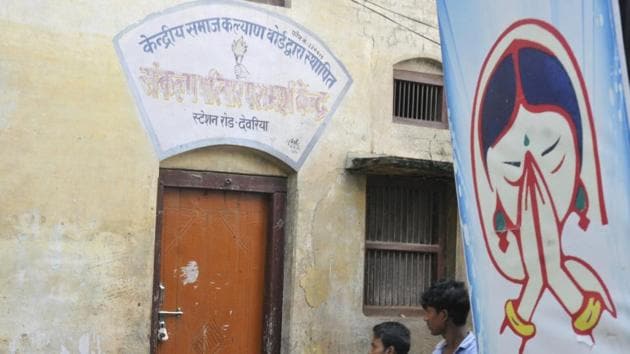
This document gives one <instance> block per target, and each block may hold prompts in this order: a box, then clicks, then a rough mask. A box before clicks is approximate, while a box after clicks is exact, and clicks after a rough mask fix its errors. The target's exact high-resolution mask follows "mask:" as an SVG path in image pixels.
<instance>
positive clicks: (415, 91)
mask: <svg viewBox="0 0 630 354" xmlns="http://www.w3.org/2000/svg"><path fill="white" fill-rule="evenodd" d="M393 106H394V112H393V116H394V122H397V123H411V124H418V125H424V126H429V127H433V128H447V127H448V124H447V119H446V114H445V113H446V112H445V111H446V109H445V102H444V89H443V84H442V76H441V75H435V74H424V73H419V72H413V71H407V70H396V69H395V70H394V105H393Z"/></svg>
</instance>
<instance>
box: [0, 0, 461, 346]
mask: <svg viewBox="0 0 630 354" xmlns="http://www.w3.org/2000/svg"><path fill="white" fill-rule="evenodd" d="M179 3H180V2H178V1H168V0H152V1H147V0H135V1H128V0H126V1H121V0H111V1H102V0H99V1H67V0H66V1H10V0H9V1H4V2H2V4H0V33H2V34H3V35H2V41H0V93H1V94H0V146H2V154H0V196H1V200H2V203H0V280H1V284H2V288H1V289H0V314H2V315H3V320H2V321H0V352H1V353H7V352H8V353H82V354H84V353H146V352H147V351H148V348H149V336H150V322H149V319H150V312H151V292H152V281H153V259H154V254H153V248H154V241H155V218H156V213H155V206H156V196H157V178H158V172H159V167H170V168H190V169H200V170H209V171H227V172H236V173H248V174H258V175H280V176H288V177H289V193H288V196H289V197H288V215H287V217H288V224H287V235H286V237H287V247H286V257H285V260H286V262H285V289H284V308H283V316H284V318H283V334H282V346H283V350H282V351H283V352H284V353H313V354H314V353H364V352H366V351H367V350H368V347H369V341H370V339H371V327H372V326H373V325H374V324H376V323H378V322H380V321H383V320H386V319H389V318H384V317H367V316H365V315H363V313H362V294H363V254H364V239H365V220H364V219H365V177H364V176H360V175H358V176H357V175H350V174H348V173H347V172H346V170H345V169H344V163H345V159H346V156H347V155H348V154H349V153H358V154H368V155H395V156H401V157H412V158H421V159H434V160H440V161H450V160H451V154H450V137H449V133H448V130H444V129H430V128H423V127H418V126H413V125H405V124H395V123H393V122H392V113H391V112H392V106H391V102H392V99H391V97H392V74H393V67H394V66H395V65H396V64H397V63H399V62H403V61H405V62H406V64H405V69H413V68H417V69H418V70H424V71H426V72H435V71H436V70H438V71H439V67H440V66H439V61H440V47H439V45H438V44H436V43H434V42H433V41H439V38H438V31H437V17H436V10H435V3H434V1H433V0H374V1H367V0H356V1H354V0H291V1H290V7H287V8H284V7H277V6H270V5H258V4H256V5H255V6H260V7H261V8H265V9H267V10H270V11H275V12H277V13H280V14H283V15H285V16H287V17H290V18H291V19H293V20H294V21H296V22H298V23H299V24H301V25H302V26H304V27H305V28H308V29H309V30H311V31H312V32H313V33H315V34H316V35H318V36H319V37H320V38H321V39H322V40H323V42H324V43H326V44H327V45H328V47H329V48H330V49H331V50H332V52H333V53H335V54H336V56H337V57H338V58H339V59H340V61H341V62H342V63H343V64H344V65H345V66H346V68H347V69H348V71H349V73H350V75H351V76H352V78H353V80H354V83H353V85H352V86H351V88H350V90H349V92H348V93H347V95H346V96H345V98H344V100H343V101H342V103H341V105H340V106H339V108H338V109H337V111H336V113H335V115H334V116H333V117H332V120H331V121H330V123H329V125H328V127H327V128H326V130H325V131H324V133H323V134H322V136H321V138H320V140H319V142H318V143H317V145H316V146H315V147H314V149H313V150H312V152H311V154H310V156H309V158H308V159H307V160H306V162H305V163H304V165H303V166H302V168H301V169H300V170H299V171H298V172H293V171H291V170H289V169H287V168H286V166H283V165H282V164H281V163H279V162H278V161H276V160H274V159H273V158H271V157H268V156H262V155H261V154H260V153H258V152H252V151H250V150H247V149H244V148H236V147H209V148H204V149H199V150H196V151H191V152H188V153H184V154H182V155H180V156H175V157H172V158H170V159H167V160H165V161H162V162H160V161H158V159H157V157H156V155H155V153H154V152H153V150H152V147H151V143H150V141H149V138H148V137H147V134H146V133H145V132H144V129H143V127H142V124H141V123H140V120H139V119H138V113H137V111H136V108H135V104H134V101H133V98H132V96H131V94H130V92H129V90H128V87H127V83H126V81H125V78H124V74H123V72H122V69H121V66H120V65H119V62H118V58H117V56H116V53H115V50H114V46H113V44H112V39H113V37H114V36H115V35H116V34H117V33H118V32H119V31H121V30H123V29H124V28H126V27H127V26H129V25H130V24H132V23H134V22H136V21H139V20H141V19H143V18H144V17H145V16H147V15H149V14H150V13H153V12H156V11H161V10H163V9H165V8H169V7H172V6H175V5H178V4H179ZM374 4H377V5H378V6H375V5H374ZM389 10H392V11H389ZM412 19H415V21H414V20H412ZM427 38H428V39H427ZM414 58H415V59H418V58H421V59H423V60H415V61H414V60H412V61H409V59H414ZM414 63H415V64H414ZM436 63H437V64H436ZM436 67H437V68H438V69H436ZM460 251H461V250H460ZM454 257H455V256H454ZM456 258H457V263H458V268H457V269H458V272H457V273H458V275H460V276H462V275H463V268H462V266H461V265H462V262H463V260H462V258H461V256H460V255H457V256H456ZM398 320H400V321H402V322H403V323H405V324H407V325H408V326H409V327H410V329H411V330H412V333H413V338H412V341H413V347H412V352H413V353H425V352H429V350H430V348H432V347H433V346H434V345H435V343H436V342H437V340H438V338H434V337H431V336H430V335H429V334H428V331H427V330H426V328H425V324H424V322H423V321H422V320H421V318H398Z"/></svg>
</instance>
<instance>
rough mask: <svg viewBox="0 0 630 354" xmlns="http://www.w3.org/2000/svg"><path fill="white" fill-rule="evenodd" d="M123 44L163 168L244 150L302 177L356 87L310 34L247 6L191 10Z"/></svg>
mask: <svg viewBox="0 0 630 354" xmlns="http://www.w3.org/2000/svg"><path fill="white" fill-rule="evenodd" d="M114 42H115V45H116V49H117V51H118V54H119V57H120V60H121V63H122V65H123V68H124V69H125V73H126V75H127V79H128V81H129V85H130V87H131V89H132V91H133V93H134V96H135V99H136V104H137V106H138V108H139V110H140V113H141V116H142V121H143V124H144V126H145V128H146V130H147V132H148V134H149V136H150V137H151V140H152V142H153V145H154V147H155V150H156V151H157V153H158V156H159V158H160V159H164V158H167V157H169V156H173V155H175V154H178V153H181V152H184V151H188V150H191V149H195V148H199V147H204V146H211V145H240V146H246V147H249V148H253V149H257V150H261V151H264V152H267V153H268V154H270V155H272V156H274V157H276V158H278V159H280V160H281V161H284V162H285V163H286V164H287V165H289V166H290V167H292V168H293V169H295V170H297V169H298V168H299V167H300V166H301V165H302V163H303V162H304V160H305V159H306V157H307V156H308V154H309V152H310V151H311V149H312V148H313V146H314V145H315V143H316V142H317V140H318V138H319V136H320V135H321V134H322V132H323V130H324V128H325V127H326V125H327V123H328V121H329V120H330V119H331V117H332V115H333V113H334V112H335V110H336V108H337V107H338V105H339V104H340V102H341V100H342V98H343V96H344V95H345V93H346V92H347V90H348V88H349V87H350V85H351V83H352V79H351V78H350V75H349V74H348V72H347V70H346V69H345V67H344V66H343V65H342V64H341V62H340V61H339V60H338V59H337V58H336V57H335V56H334V55H333V53H332V52H331V51H330V50H329V49H328V48H327V47H326V45H325V44H324V43H322V41H321V40H320V39H319V38H318V37H316V36H315V35H314V34H312V33H311V32H310V31H308V30H307V29H305V28H303V27H301V26H300V25H298V24H296V23H295V22H293V21H292V20H290V19H288V18H286V17H283V16H280V15H278V14H275V13H273V12H270V11H266V10H263V9H260V8H257V7H255V6H252V5H248V4H243V3H238V2H230V1H216V2H209V3H190V4H184V5H181V6H178V7H175V8H172V9H169V10H167V11H164V12H162V13H159V14H156V15H151V16H149V17H147V19H145V20H144V21H142V22H141V23H140V24H138V25H134V26H132V27H130V28H129V29H127V30H125V31H123V32H122V33H120V34H119V35H118V36H116V38H115V39H114ZM287 141H290V142H291V143H290V144H287Z"/></svg>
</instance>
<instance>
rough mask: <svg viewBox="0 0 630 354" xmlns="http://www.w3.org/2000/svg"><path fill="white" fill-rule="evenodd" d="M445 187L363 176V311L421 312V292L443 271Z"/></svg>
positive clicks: (438, 183) (414, 180)
mask: <svg viewBox="0 0 630 354" xmlns="http://www.w3.org/2000/svg"><path fill="white" fill-rule="evenodd" d="M447 193H448V185H447V184H446V183H445V182H443V181H441V180H430V179H418V178H413V177H393V176H368V179H367V194H366V199H367V200H366V241H365V273H364V297H363V312H364V313H365V314H366V315H394V316H398V315H400V314H404V315H411V316H414V315H416V316H419V315H421V314H422V307H421V302H420V298H421V295H422V293H423V292H424V290H425V289H426V288H427V287H429V286H430V285H431V284H432V283H433V282H434V281H435V280H436V279H439V278H441V277H442V276H443V275H444V272H445V262H444V252H443V250H444V248H445V242H446V240H445V239H446V236H445V235H446V234H447V232H446V222H447V217H446V215H447V214H448V212H447V208H448V206H447V203H448V196H447Z"/></svg>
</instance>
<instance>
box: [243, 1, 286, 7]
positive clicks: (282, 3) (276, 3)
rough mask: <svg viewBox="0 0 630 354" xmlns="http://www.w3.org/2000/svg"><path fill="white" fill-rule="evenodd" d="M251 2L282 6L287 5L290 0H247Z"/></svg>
mask: <svg viewBox="0 0 630 354" xmlns="http://www.w3.org/2000/svg"><path fill="white" fill-rule="evenodd" d="M249 1H251V2H258V3H261V4H267V5H275V6H283V7H288V6H289V2H290V0H249Z"/></svg>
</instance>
